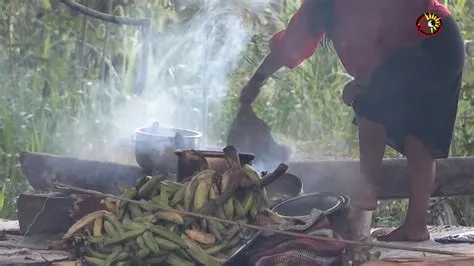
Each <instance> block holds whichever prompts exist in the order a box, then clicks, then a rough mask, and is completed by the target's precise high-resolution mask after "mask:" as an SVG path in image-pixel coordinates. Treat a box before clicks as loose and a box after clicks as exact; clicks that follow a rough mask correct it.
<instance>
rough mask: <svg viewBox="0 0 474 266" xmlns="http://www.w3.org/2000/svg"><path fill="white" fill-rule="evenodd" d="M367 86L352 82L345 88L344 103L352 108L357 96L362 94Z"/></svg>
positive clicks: (343, 93) (355, 81) (343, 92)
mask: <svg viewBox="0 0 474 266" xmlns="http://www.w3.org/2000/svg"><path fill="white" fill-rule="evenodd" d="M364 88H365V86H364V85H362V84H360V83H359V82H358V81H357V80H355V79H354V80H352V81H350V82H349V83H347V84H346V86H344V90H343V91H342V95H341V97H342V101H343V102H344V103H345V104H346V105H348V106H352V104H353V103H354V99H355V98H356V97H357V95H359V94H361V93H362V92H363V91H364Z"/></svg>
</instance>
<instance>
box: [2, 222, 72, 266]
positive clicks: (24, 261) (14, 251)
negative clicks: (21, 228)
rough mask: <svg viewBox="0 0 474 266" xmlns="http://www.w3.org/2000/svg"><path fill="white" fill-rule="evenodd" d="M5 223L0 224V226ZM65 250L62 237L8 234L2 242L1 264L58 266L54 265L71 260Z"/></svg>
mask: <svg viewBox="0 0 474 266" xmlns="http://www.w3.org/2000/svg"><path fill="white" fill-rule="evenodd" d="M3 223H5V222H3ZM3 223H2V222H0V226H1V225H2V224H3ZM63 248H64V247H63V246H62V240H61V235H50V234H44V235H36V236H23V235H12V234H7V235H6V236H5V238H4V239H2V240H1V241H0V264H1V265H28V266H33V265H35V266H36V265H41V266H43V265H58V264H54V263H55V262H60V261H67V260H70V258H69V256H70V254H69V253H68V252H66V251H64V250H61V249H63ZM59 265H61V264H59Z"/></svg>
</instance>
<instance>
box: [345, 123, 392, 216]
mask: <svg viewBox="0 0 474 266" xmlns="http://www.w3.org/2000/svg"><path fill="white" fill-rule="evenodd" d="M357 124H358V134H359V154H360V173H361V175H362V178H363V179H364V182H363V183H361V185H360V186H357V187H356V188H355V189H356V192H355V194H356V195H355V197H354V199H353V203H354V205H356V206H357V207H359V208H361V209H364V210H369V211H372V210H374V209H375V208H376V207H377V190H376V184H377V182H378V181H379V180H378V179H379V172H380V164H381V162H382V158H383V155H384V153H385V145H386V139H387V137H386V133H385V128H384V126H382V125H380V124H377V123H375V122H372V121H370V120H368V119H366V118H364V117H361V116H357Z"/></svg>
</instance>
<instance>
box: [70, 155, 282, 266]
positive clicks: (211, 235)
mask: <svg viewBox="0 0 474 266" xmlns="http://www.w3.org/2000/svg"><path fill="white" fill-rule="evenodd" d="M224 156H225V159H226V161H227V165H228V170H227V171H226V172H225V173H223V174H222V175H219V174H218V173H217V172H215V171H214V170H210V169H209V166H208V164H207V162H206V161H205V159H204V158H203V157H201V158H202V160H201V161H200V167H199V168H200V169H199V171H197V172H196V173H195V174H194V175H193V176H192V177H190V178H188V181H185V182H184V183H178V182H172V181H168V180H165V177H164V176H153V177H148V176H147V177H144V178H142V180H140V181H139V182H138V184H137V185H136V187H126V186H123V185H117V188H118V189H119V190H120V191H121V193H122V195H121V197H122V198H125V199H130V200H135V201H138V202H135V203H132V202H129V201H124V200H117V199H115V198H104V199H103V200H102V203H103V205H104V210H100V211H96V212H93V213H90V214H88V215H86V216H84V217H82V218H81V219H79V220H78V221H77V222H76V223H75V224H74V225H72V226H71V228H70V229H69V230H68V232H67V233H66V234H65V235H64V237H63V238H64V239H65V240H67V243H68V244H69V246H70V248H71V249H72V248H74V249H75V252H76V254H77V253H79V254H78V256H80V257H81V258H82V259H83V260H84V261H85V262H86V263H87V264H88V265H180V266H186V265H194V264H197V265H199V264H201V265H206V266H207V265H210V266H212V265H224V264H225V263H226V262H227V261H228V259H229V258H230V257H231V256H232V255H233V254H234V253H235V252H236V250H237V249H239V248H240V247H242V245H243V244H245V242H246V241H248V240H249V239H250V238H251V237H252V236H253V235H255V233H256V230H254V229H250V228H248V227H244V226H241V225H240V224H245V223H248V224H257V225H259V224H262V221H264V222H263V223H265V224H268V223H270V224H275V223H279V222H281V221H282V217H280V216H278V215H277V214H276V213H273V212H272V211H271V210H269V209H268V199H267V197H266V192H265V186H267V185H269V184H270V183H271V182H273V181H274V180H276V179H277V178H278V177H279V176H281V175H283V174H284V173H285V172H286V170H287V168H288V167H287V166H286V165H284V164H280V166H279V167H278V168H277V169H275V171H274V172H272V173H270V174H268V175H265V176H264V177H263V178H262V177H261V176H260V174H259V173H258V172H256V171H255V170H254V169H253V168H252V167H251V166H250V165H243V166H241V164H240V160H239V156H238V152H237V150H236V149H235V148H234V147H233V146H227V147H226V148H224ZM174 211H178V212H174ZM183 212H193V213H198V214H201V215H206V216H213V217H217V218H220V219H224V220H228V221H234V222H236V221H238V222H239V224H230V223H225V222H222V221H216V220H211V219H203V218H198V217H196V216H192V215H183ZM78 250H79V251H78Z"/></svg>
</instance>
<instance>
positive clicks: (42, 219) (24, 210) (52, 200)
mask: <svg viewBox="0 0 474 266" xmlns="http://www.w3.org/2000/svg"><path fill="white" fill-rule="evenodd" d="M100 200H101V199H100V198H98V197H96V196H92V195H79V194H76V195H74V197H73V196H60V195H27V194H22V195H20V197H19V199H18V202H17V209H18V223H19V225H20V231H21V233H22V234H28V235H39V234H58V233H64V232H66V231H67V230H68V229H69V227H71V225H73V224H74V222H75V221H76V220H78V219H79V218H81V217H82V216H84V215H86V214H88V213H91V212H94V211H97V210H100V209H103V207H104V206H103V205H102V204H100Z"/></svg>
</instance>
